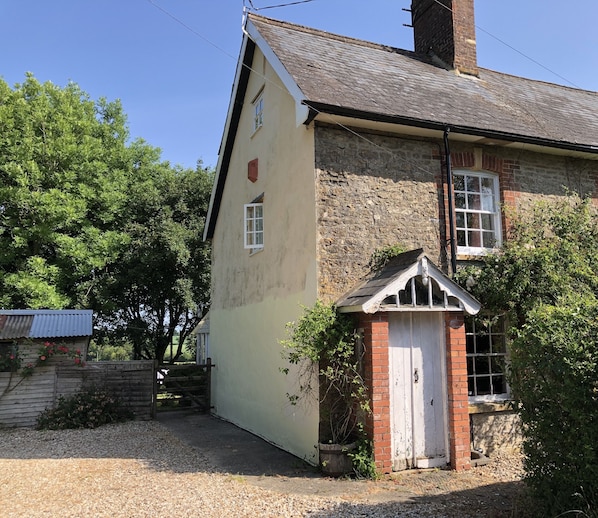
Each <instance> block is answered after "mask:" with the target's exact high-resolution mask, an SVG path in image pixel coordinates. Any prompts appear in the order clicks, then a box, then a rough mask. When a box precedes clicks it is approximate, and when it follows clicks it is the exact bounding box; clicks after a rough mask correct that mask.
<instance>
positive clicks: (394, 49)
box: [247, 13, 431, 63]
mask: <svg viewBox="0 0 598 518" xmlns="http://www.w3.org/2000/svg"><path fill="white" fill-rule="evenodd" d="M247 17H248V18H249V19H250V20H252V21H257V22H260V21H261V22H264V23H269V24H271V25H276V26H277V27H282V28H285V29H290V30H298V31H301V32H304V33H306V34H310V35H312V36H324V37H326V38H328V39H331V40H335V41H340V42H342V43H354V44H356V45H360V46H362V47H367V48H371V49H378V50H384V51H387V52H393V53H395V54H403V55H406V56H410V57H413V58H415V59H419V60H422V58H423V61H425V62H426V63H431V61H430V60H429V58H427V56H422V55H421V54H417V53H416V52H414V51H413V50H405V49H400V48H398V47H393V46H391V45H384V44H383V43H376V42H373V41H368V40H362V39H359V38H354V37H352V36H344V35H342V34H337V33H334V32H329V31H325V30H323V29H315V28H313V27H308V26H306V25H301V24H297V23H292V22H286V21H283V20H277V19H276V18H269V17H267V16H262V15H259V14H255V13H250V14H248V15H247Z"/></svg>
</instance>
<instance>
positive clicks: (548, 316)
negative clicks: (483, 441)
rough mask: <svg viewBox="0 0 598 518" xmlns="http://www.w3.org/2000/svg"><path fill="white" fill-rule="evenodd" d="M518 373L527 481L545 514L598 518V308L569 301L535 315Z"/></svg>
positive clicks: (515, 356) (592, 301)
mask: <svg viewBox="0 0 598 518" xmlns="http://www.w3.org/2000/svg"><path fill="white" fill-rule="evenodd" d="M511 369H512V376H511V380H510V382H511V388H512V390H513V393H514V394H517V395H518V396H519V399H520V400H521V402H522V404H521V410H520V412H521V418H522V421H523V423H524V424H525V436H526V440H525V442H524V452H525V469H526V480H527V482H528V484H529V486H530V487H531V488H532V489H533V491H534V493H535V494H536V495H537V496H538V497H540V498H539V500H541V502H542V504H541V509H542V513H546V514H548V513H554V514H557V513H558V512H564V511H567V510H570V509H580V507H581V508H585V509H584V510H585V511H586V512H588V511H589V512H590V513H591V512H592V511H593V513H594V514H591V515H592V516H598V482H597V481H598V300H596V298H594V297H588V296H585V297H583V296H570V297H568V298H567V299H566V300H563V301H561V305H559V306H548V305H538V306H537V307H536V308H534V309H533V310H531V311H530V312H529V313H528V314H527V321H526V323H525V325H524V326H523V328H522V329H521V330H520V331H519V333H518V335H517V337H516V338H515V340H514V342H513V352H512V355H511ZM588 505H589V509H588Z"/></svg>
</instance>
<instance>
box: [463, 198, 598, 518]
mask: <svg viewBox="0 0 598 518" xmlns="http://www.w3.org/2000/svg"><path fill="white" fill-rule="evenodd" d="M597 271H598V224H597V219H596V213H595V211H594V209H593V208H592V206H591V204H590V201H589V200H582V199H580V198H579V197H578V196H576V195H569V196H568V197H566V198H565V199H562V200H560V201H557V202H553V203H547V202H544V203H540V204H538V205H536V206H535V207H534V208H533V210H532V211H531V212H530V213H528V214H526V215H523V216H520V217H519V218H518V219H517V220H516V223H515V225H514V228H513V229H512V234H511V236H510V239H509V241H508V242H507V244H506V245H505V246H504V248H503V249H502V250H501V251H500V252H498V253H497V254H494V255H490V256H488V257H486V258H485V259H484V260H483V264H482V265H481V267H479V268H478V267H473V268H468V269H466V270H464V271H461V272H459V275H458V280H459V281H460V282H461V283H462V284H463V285H464V286H466V287H467V288H468V289H469V290H470V291H471V292H472V293H473V294H474V295H475V296H476V297H477V298H478V299H479V300H480V301H481V302H482V303H483V305H484V306H485V308H486V309H489V310H490V311H492V312H494V313H495V314H496V313H504V312H506V313H507V314H508V315H509V319H510V322H511V324H512V329H511V333H510V334H511V337H512V343H511V363H510V375H509V378H510V379H509V382H510V387H511V391H512V396H513V398H514V400H515V401H516V404H517V408H518V409H519V412H520V415H521V419H522V423H523V432H524V452H525V470H526V482H527V484H528V486H529V487H530V488H531V490H532V493H533V495H534V496H535V497H536V505H537V511H538V514H539V515H542V516H555V515H557V514H559V513H565V512H568V511H572V510H574V509H579V510H582V511H583V512H584V513H585V514H586V515H587V516H598V276H597V275H596V272H597Z"/></svg>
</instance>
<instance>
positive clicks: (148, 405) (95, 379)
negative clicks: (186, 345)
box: [0, 360, 156, 427]
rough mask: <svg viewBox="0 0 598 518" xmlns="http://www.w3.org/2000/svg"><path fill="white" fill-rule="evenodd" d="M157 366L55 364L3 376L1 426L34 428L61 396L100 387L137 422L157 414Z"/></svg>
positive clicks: (0, 383) (134, 363)
mask: <svg viewBox="0 0 598 518" xmlns="http://www.w3.org/2000/svg"><path fill="white" fill-rule="evenodd" d="M155 379H156V378H155V365H154V362H153V361H151V360H142V361H121V362H91V363H88V364H87V365H86V366H85V367H79V366H76V365H73V364H67V363H56V364H54V365H48V366H43V367H38V368H36V369H35V371H34V373H33V375H32V376H31V377H28V378H24V379H23V378H21V377H20V376H17V375H12V376H11V374H10V373H8V372H2V373H0V426H7V427H16V426H34V425H35V423H36V420H37V416H38V415H39V414H41V413H42V412H43V411H44V410H45V409H46V408H51V407H53V406H54V405H55V403H56V401H57V400H58V398H59V397H60V396H69V395H72V394H75V393H77V392H80V391H81V390H82V389H85V388H90V387H97V388H99V389H105V390H107V391H109V392H110V393H112V394H114V395H115V396H117V397H118V398H119V399H120V400H121V401H122V403H123V404H124V405H125V406H127V407H128V408H130V409H131V410H132V411H133V413H134V414H135V415H136V417H137V418H138V419H151V418H152V417H153V416H154V412H155V392H154V391H155Z"/></svg>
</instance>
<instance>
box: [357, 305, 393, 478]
mask: <svg viewBox="0 0 598 518" xmlns="http://www.w3.org/2000/svg"><path fill="white" fill-rule="evenodd" d="M359 326H360V327H361V328H362V329H363V345H364V348H365V357H364V371H365V372H364V375H365V382H366V384H367V386H368V387H369V389H370V399H371V409H372V413H371V414H370V415H369V416H368V418H367V421H366V431H367V433H368V436H369V437H370V439H371V440H372V442H373V446H374V460H375V462H376V468H377V469H378V471H380V472H381V473H390V472H391V471H392V451H391V430H390V385H389V363H388V313H376V314H374V315H366V314H362V315H360V316H359Z"/></svg>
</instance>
